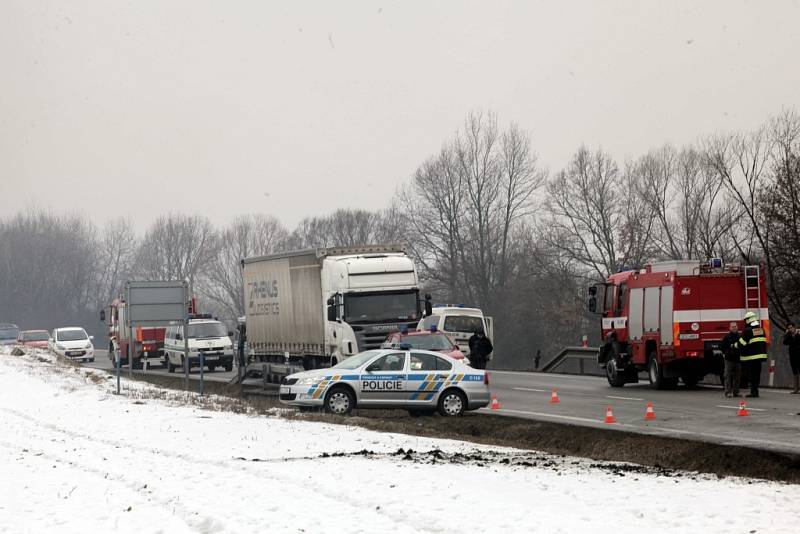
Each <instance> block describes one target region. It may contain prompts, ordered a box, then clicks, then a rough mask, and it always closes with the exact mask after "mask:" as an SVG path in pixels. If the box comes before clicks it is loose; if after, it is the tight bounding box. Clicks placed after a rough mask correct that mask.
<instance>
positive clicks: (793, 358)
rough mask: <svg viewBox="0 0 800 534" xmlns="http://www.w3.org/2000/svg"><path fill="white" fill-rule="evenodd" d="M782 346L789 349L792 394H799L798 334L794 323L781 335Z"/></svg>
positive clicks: (799, 349)
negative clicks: (792, 384) (792, 382)
mask: <svg viewBox="0 0 800 534" xmlns="http://www.w3.org/2000/svg"><path fill="white" fill-rule="evenodd" d="M783 344H784V345H786V346H788V347H789V364H790V365H791V366H792V374H793V375H794V389H793V390H792V393H794V394H798V393H800V332H798V331H797V328H795V326H794V323H791V322H790V323H789V324H787V325H786V333H785V334H783Z"/></svg>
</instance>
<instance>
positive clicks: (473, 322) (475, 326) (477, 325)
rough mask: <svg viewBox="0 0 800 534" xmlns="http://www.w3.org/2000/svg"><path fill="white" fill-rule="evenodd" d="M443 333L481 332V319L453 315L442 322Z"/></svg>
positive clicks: (472, 316) (471, 316)
mask: <svg viewBox="0 0 800 534" xmlns="http://www.w3.org/2000/svg"><path fill="white" fill-rule="evenodd" d="M442 330H444V331H445V332H472V333H474V332H483V317H478V316H477V315H453V316H451V317H447V318H445V320H444V325H443V326H442Z"/></svg>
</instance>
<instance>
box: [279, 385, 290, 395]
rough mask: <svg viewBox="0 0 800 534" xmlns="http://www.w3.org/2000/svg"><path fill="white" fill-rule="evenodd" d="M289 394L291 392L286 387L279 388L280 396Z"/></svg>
mask: <svg viewBox="0 0 800 534" xmlns="http://www.w3.org/2000/svg"><path fill="white" fill-rule="evenodd" d="M291 392H292V389H291V388H289V387H286V386H281V395H284V394H286V395H288V394H289V393H291Z"/></svg>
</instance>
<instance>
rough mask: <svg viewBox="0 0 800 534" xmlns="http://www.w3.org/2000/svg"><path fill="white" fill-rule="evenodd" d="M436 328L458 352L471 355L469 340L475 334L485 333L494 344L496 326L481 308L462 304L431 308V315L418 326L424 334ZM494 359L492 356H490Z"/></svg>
mask: <svg viewBox="0 0 800 534" xmlns="http://www.w3.org/2000/svg"><path fill="white" fill-rule="evenodd" d="M431 328H434V329H436V330H438V331H439V332H443V333H444V334H446V335H447V337H449V338H450V339H451V340H452V341H453V343H455V344H456V345H458V350H460V351H461V352H463V353H464V354H465V355H467V356H468V355H469V338H470V337H472V334H474V333H475V332H483V333H484V334H485V335H486V337H488V338H489V340H490V341H491V342H492V343H494V325H493V322H492V318H491V317H486V316H484V315H483V311H481V310H480V308H467V307H464V305H462V304H442V305H439V304H437V305H434V306H432V307H431V313H430V314H429V315H427V316H426V317H425V318H423V319H422V320H421V321H420V322H419V324H418V325H417V330H418V331H420V332H422V331H426V330H430V329H431ZM488 359H489V360H491V359H492V354H490V355H489V358H488Z"/></svg>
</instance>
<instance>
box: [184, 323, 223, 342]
mask: <svg viewBox="0 0 800 534" xmlns="http://www.w3.org/2000/svg"><path fill="white" fill-rule="evenodd" d="M227 335H228V331H227V330H225V325H224V324H222V323H196V324H191V323H190V324H189V339H197V338H203V337H226V336H227Z"/></svg>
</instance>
